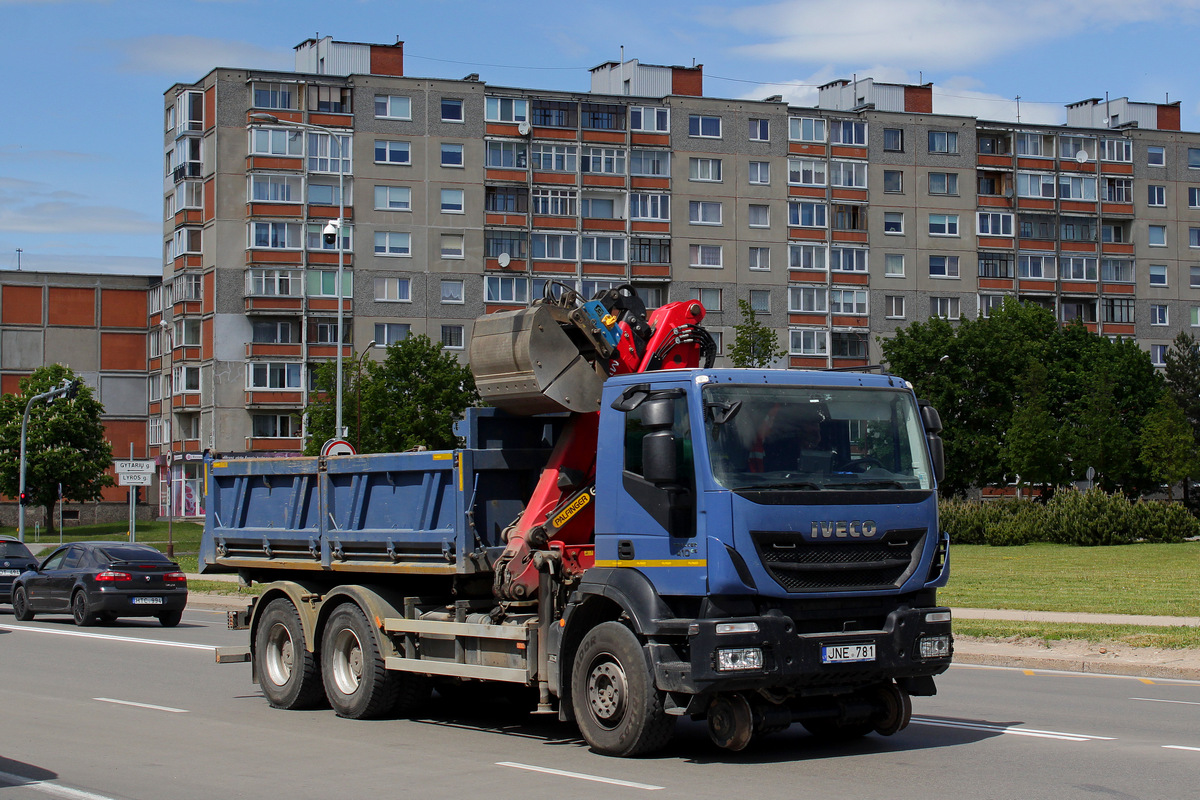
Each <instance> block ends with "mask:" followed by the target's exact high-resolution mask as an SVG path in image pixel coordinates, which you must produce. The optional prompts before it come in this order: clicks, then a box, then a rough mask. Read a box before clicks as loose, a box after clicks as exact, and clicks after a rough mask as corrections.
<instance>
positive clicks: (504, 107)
mask: <svg viewBox="0 0 1200 800" xmlns="http://www.w3.org/2000/svg"><path fill="white" fill-rule="evenodd" d="M483 116H484V119H486V120H487V121H488V122H512V123H516V122H526V121H527V120H528V119H529V101H528V100H520V99H517V98H514V97H488V98H485V99H484V104H483Z"/></svg>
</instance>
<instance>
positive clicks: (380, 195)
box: [375, 185, 412, 211]
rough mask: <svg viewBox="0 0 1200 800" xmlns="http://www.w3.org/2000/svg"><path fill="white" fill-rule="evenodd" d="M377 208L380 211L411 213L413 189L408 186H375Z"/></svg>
mask: <svg viewBox="0 0 1200 800" xmlns="http://www.w3.org/2000/svg"><path fill="white" fill-rule="evenodd" d="M375 208H376V209H378V210H379V211H411V210H412V189H410V188H408V187H407V186H379V185H376V186H375Z"/></svg>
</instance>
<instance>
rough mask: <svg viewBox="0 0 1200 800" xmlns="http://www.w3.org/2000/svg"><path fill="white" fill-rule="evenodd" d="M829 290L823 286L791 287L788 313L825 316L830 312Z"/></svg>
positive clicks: (789, 288)
mask: <svg viewBox="0 0 1200 800" xmlns="http://www.w3.org/2000/svg"><path fill="white" fill-rule="evenodd" d="M828 299H829V290H828V289H825V288H824V287H821V286H789V287H788V311H789V312H791V313H793V314H824V313H826V312H827V311H829V302H828Z"/></svg>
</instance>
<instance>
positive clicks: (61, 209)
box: [0, 178, 162, 236]
mask: <svg viewBox="0 0 1200 800" xmlns="http://www.w3.org/2000/svg"><path fill="white" fill-rule="evenodd" d="M161 226H162V223H161V221H159V220H156V219H151V218H150V217H149V216H147V215H146V214H143V213H142V212H140V211H134V210H132V209H128V208H122V207H120V206H113V205H103V204H100V203H96V202H95V201H94V200H93V199H92V198H89V197H86V196H84V195H81V194H78V193H76V192H72V191H67V190H64V189H58V188H55V187H52V186H49V185H47V184H43V183H37V182H34V181H29V180H23V179H20V178H0V231H6V232H10V233H23V234H48V233H56V234H71V235H81V234H82V235H88V236H97V235H103V236H113V235H117V236H120V235H130V234H132V235H137V236H146V235H157V234H160V233H161V231H162V227H161Z"/></svg>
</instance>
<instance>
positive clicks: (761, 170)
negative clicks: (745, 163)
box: [748, 161, 771, 186]
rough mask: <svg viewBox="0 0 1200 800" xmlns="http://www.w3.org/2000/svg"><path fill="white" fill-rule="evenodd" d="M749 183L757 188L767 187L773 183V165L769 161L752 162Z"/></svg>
mask: <svg viewBox="0 0 1200 800" xmlns="http://www.w3.org/2000/svg"><path fill="white" fill-rule="evenodd" d="M748 176H749V181H750V183H751V184H753V185H755V186H766V185H767V184H769V183H770V182H771V164H770V163H769V162H767V161H751V162H750V170H749V173H748Z"/></svg>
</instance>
